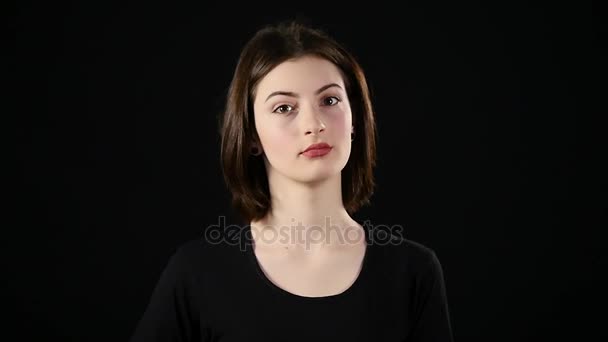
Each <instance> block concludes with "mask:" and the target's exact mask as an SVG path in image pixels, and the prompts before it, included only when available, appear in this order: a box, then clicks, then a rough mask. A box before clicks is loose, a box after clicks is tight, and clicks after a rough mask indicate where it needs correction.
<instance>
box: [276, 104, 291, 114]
mask: <svg viewBox="0 0 608 342" xmlns="http://www.w3.org/2000/svg"><path fill="white" fill-rule="evenodd" d="M292 110H293V108H292V107H291V106H290V105H280V106H278V107H277V108H276V109H275V110H273V111H272V112H273V113H278V114H284V113H288V112H290V111H292Z"/></svg>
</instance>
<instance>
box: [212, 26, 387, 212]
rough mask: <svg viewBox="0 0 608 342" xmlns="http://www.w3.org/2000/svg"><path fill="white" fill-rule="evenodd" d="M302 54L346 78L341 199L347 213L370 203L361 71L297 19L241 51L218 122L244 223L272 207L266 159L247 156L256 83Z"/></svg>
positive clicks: (369, 137) (369, 117)
mask: <svg viewBox="0 0 608 342" xmlns="http://www.w3.org/2000/svg"><path fill="white" fill-rule="evenodd" d="M304 55H315V56H318V57H321V58H324V59H326V60H328V61H330V62H333V63H334V64H335V65H336V66H337V67H338V69H339V70H340V71H341V72H342V75H343V77H344V83H345V87H346V92H347V95H348V98H349V100H350V105H351V110H352V115H353V119H352V122H353V126H354V140H353V142H352V148H351V156H350V158H349V160H348V162H347V164H346V166H345V167H344V169H343V170H342V199H343V202H344V207H345V209H346V210H347V212H348V213H349V215H350V214H352V213H354V212H355V211H356V210H358V209H359V208H360V207H361V206H363V205H365V204H369V199H370V197H371V195H372V194H373V192H374V187H375V182H374V177H373V168H374V167H375V166H376V124H375V120H374V112H373V109H372V104H371V100H370V94H369V89H368V86H367V81H366V80H365V75H364V73H363V69H362V68H361V66H360V65H359V64H358V62H357V61H356V60H355V58H354V57H353V55H351V54H350V53H349V52H348V51H347V50H346V49H345V48H344V47H343V46H342V45H340V44H339V43H337V42H336V41H335V40H334V39H333V38H331V37H329V36H328V35H327V34H325V33H324V32H323V31H321V30H320V29H314V28H312V27H310V26H308V25H305V24H303V23H300V22H297V21H290V22H283V23H280V24H278V25H275V26H266V27H263V28H262V29H260V30H259V31H258V32H257V33H256V34H255V35H254V36H253V37H252V38H251V39H250V40H249V41H248V42H247V43H246V44H245V46H244V48H243V50H242V51H241V54H240V57H239V60H238V62H237V65H236V70H235V72H234V76H233V78H232V81H231V83H230V87H229V89H228V94H227V99H226V104H225V108H224V111H223V113H222V115H221V118H220V122H219V125H220V136H221V152H220V159H221V167H222V173H223V176H224V180H225V182H226V184H227V186H228V190H229V191H230V192H231V195H232V205H233V207H234V209H236V211H237V214H238V215H240V216H241V219H242V220H243V221H244V223H245V224H249V222H250V221H251V220H258V219H261V218H263V217H264V216H265V215H266V214H267V213H268V211H269V210H270V209H271V201H270V191H269V187H268V179H267V174H266V169H265V166H264V160H263V159H262V158H261V157H258V156H254V155H252V154H251V149H252V146H253V143H254V142H259V138H258V136H257V132H256V129H255V123H254V114H253V102H254V99H255V92H256V87H257V84H258V82H259V81H260V80H261V79H262V78H263V77H264V76H266V74H268V73H269V72H270V71H271V70H272V69H273V68H274V67H276V66H277V65H279V64H281V63H282V62H284V61H286V60H289V59H293V58H298V57H302V56H304Z"/></svg>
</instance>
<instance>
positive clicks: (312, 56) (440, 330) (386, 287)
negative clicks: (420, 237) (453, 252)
mask: <svg viewBox="0 0 608 342" xmlns="http://www.w3.org/2000/svg"><path fill="white" fill-rule="evenodd" d="M223 114H224V115H223V116H222V120H221V136H222V143H221V158H222V170H223V173H224V176H225V181H226V184H227V187H228V189H229V190H230V191H231V194H232V199H233V205H234V208H235V209H236V210H237V212H238V213H239V215H240V217H241V219H242V223H243V225H242V226H241V228H242V229H239V230H237V232H240V233H242V234H226V232H227V231H228V229H227V228H225V227H223V228H222V229H220V231H219V232H220V233H221V234H219V235H218V234H215V235H212V234H209V232H211V229H208V230H207V232H206V233H208V234H206V237H205V238H203V239H200V240H196V241H190V242H188V243H185V244H184V245H182V246H180V247H179V248H178V250H177V251H176V253H175V254H174V255H173V256H172V258H171V259H170V260H169V263H168V265H167V266H166V269H165V270H164V272H163V274H162V276H161V278H160V280H159V283H158V284H157V286H156V289H155V290H154V293H153V294H152V296H151V299H150V303H149V305H148V307H147V309H146V310H145V312H144V314H143V317H142V318H141V320H140V322H139V324H138V326H137V328H136V330H135V332H134V334H133V336H132V341H133V342H135V341H350V342H352V341H443V342H450V341H452V331H451V325H450V316H449V311H448V304H447V296H446V289H445V285H444V279H443V274H442V268H441V265H440V263H439V260H438V258H437V256H436V254H435V252H434V251H433V250H432V249H430V248H429V247H426V246H423V245H422V244H420V243H417V242H414V241H411V240H408V239H405V238H404V237H402V236H400V235H399V234H398V232H394V231H391V230H388V231H387V230H383V233H384V234H379V233H378V234H376V233H375V232H376V231H379V230H376V229H373V227H370V226H368V225H367V224H366V225H361V224H359V222H357V221H356V220H355V219H353V218H352V217H351V215H352V214H353V213H354V212H355V211H356V210H357V209H359V208H360V207H361V206H362V205H364V204H367V203H369V198H370V196H371V195H372V192H373V188H374V180H373V174H372V171H373V168H374V166H375V160H376V155H375V153H376V151H375V147H376V145H375V136H376V128H375V127H376V126H375V122H374V113H373V110H372V104H371V100H370V94H369V91H368V87H367V83H366V80H365V76H364V73H363V70H362V68H361V67H360V66H359V64H358V63H357V61H356V60H355V58H354V57H353V56H352V55H351V54H350V53H349V52H348V51H347V50H345V49H344V47H343V46H341V45H340V44H339V43H337V42H336V41H335V40H334V39H332V38H330V37H329V36H328V35H326V34H325V33H324V32H322V31H320V30H316V29H313V28H311V27H307V26H304V25H302V24H298V23H295V22H292V23H286V24H280V25H277V26H269V27H265V28H263V29H261V30H260V31H259V32H257V33H256V34H255V36H254V37H252V39H251V40H250V41H249V42H248V43H247V44H246V46H245V47H244V49H243V51H242V53H241V55H240V59H239V61H238V63H237V66H236V70H235V73H234V77H233V80H232V82H231V85H230V89H229V92H228V96H227V103H226V107H225V111H224V113H223ZM215 233H218V231H216V232H215ZM387 233H388V234H387ZM212 236H215V237H213V238H212ZM235 236H236V237H237V238H238V239H241V240H240V242H241V243H234V242H235V241H234V240H235V239H234V238H235ZM243 242H246V243H243ZM239 246H240V247H241V248H238V247H239Z"/></svg>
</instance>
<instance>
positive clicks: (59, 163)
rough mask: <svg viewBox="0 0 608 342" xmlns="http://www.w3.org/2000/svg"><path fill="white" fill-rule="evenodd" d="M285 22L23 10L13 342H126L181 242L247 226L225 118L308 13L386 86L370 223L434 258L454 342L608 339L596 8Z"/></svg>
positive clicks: (197, 10)
mask: <svg viewBox="0 0 608 342" xmlns="http://www.w3.org/2000/svg"><path fill="white" fill-rule="evenodd" d="M286 6H288V5H287V4H286V3H283V4H282V5H275V6H270V5H269V4H266V3H254V4H250V5H236V4H229V6H217V5H212V4H204V3H203V2H201V3H199V4H188V5H185V4H176V3H173V2H166V3H164V4H156V3H152V2H148V3H139V4H135V3H132V2H129V3H127V2H124V3H121V4H109V3H105V2H97V3H92V2H78V3H71V4H70V3H55V2H36V3H34V2H22V3H19V4H18V5H17V7H16V12H15V15H14V16H13V17H11V18H10V19H9V20H8V22H7V23H8V25H9V27H10V29H11V31H13V32H14V34H15V38H16V39H15V41H14V42H15V45H14V46H13V49H12V50H11V51H10V52H13V53H14V57H15V62H16V63H15V64H14V66H15V67H14V68H11V69H12V70H14V71H16V73H15V75H16V78H15V82H14V84H13V86H12V87H11V89H10V92H9V93H8V94H9V96H8V98H7V103H13V102H14V104H16V105H17V106H16V107H15V108H16V110H15V111H14V112H15V113H17V116H16V118H17V120H18V121H17V125H16V126H15V127H16V129H15V132H16V142H17V144H18V149H17V157H18V159H17V164H16V166H17V169H18V172H19V174H18V177H16V178H15V179H16V180H17V181H16V182H14V183H15V184H16V185H17V186H18V188H19V190H18V192H17V193H16V195H15V196H14V197H13V200H12V203H13V204H12V205H14V206H15V208H13V207H8V209H9V217H10V214H15V215H16V216H17V217H16V218H17V220H14V221H13V223H11V225H10V227H8V230H10V231H11V233H12V234H16V237H17V239H11V240H9V239H7V240H5V244H6V245H7V247H6V248H5V251H7V252H8V257H6V258H4V260H3V264H4V267H3V268H4V270H5V272H4V274H5V276H6V279H5V280H4V281H3V287H4V288H5V290H4V291H3V292H4V293H5V298H4V300H3V302H4V305H3V306H4V309H5V310H6V311H7V312H8V315H9V317H10V320H9V321H8V322H7V323H6V324H7V326H6V328H7V329H3V330H4V331H5V333H6V334H13V333H14V334H17V335H16V336H18V337H19V339H18V340H26V339H27V338H38V339H39V340H41V341H42V340H44V341H121V340H126V339H128V338H129V336H130V334H131V333H132V330H133V329H134V326H135V324H136V323H137V320H138V319H139V317H140V315H141V314H142V312H143V310H144V308H145V306H146V304H147V301H148V299H149V296H150V294H151V291H152V289H153V287H154V286H155V284H156V281H157V279H158V276H159V275H160V272H161V271H162V269H163V267H164V266H165V264H166V262H167V260H168V257H169V256H170V255H171V254H172V253H173V251H174V250H175V248H176V246H178V245H179V244H180V243H182V242H184V241H186V240H189V239H196V238H199V237H200V236H201V235H202V232H203V231H204V229H205V228H206V227H208V226H209V225H212V224H217V223H218V220H219V217H222V216H224V217H227V220H230V219H231V218H232V217H233V213H232V212H231V210H230V209H229V197H228V194H227V192H226V189H225V187H224V183H223V180H222V178H221V174H220V168H219V135H218V132H217V125H216V115H217V113H218V112H219V111H220V110H221V109H222V105H223V100H224V96H225V94H226V90H227V87H228V84H229V81H230V78H231V73H232V71H233V68H234V66H235V63H236V60H237V57H238V53H239V51H240V48H241V47H242V45H243V44H244V43H245V41H246V40H247V39H248V38H249V37H250V36H251V35H252V34H253V33H254V31H255V30H256V29H258V28H259V27H260V25H262V24H265V23H272V22H275V21H277V20H279V19H286V18H290V17H292V15H293V16H295V14H296V13H299V14H301V15H303V16H305V17H306V18H308V19H309V20H310V21H311V22H312V23H313V24H315V25H318V26H319V27H321V28H323V29H325V30H326V31H327V32H328V33H330V34H331V35H333V36H334V37H335V38H337V39H338V40H339V41H340V42H342V43H343V44H344V45H346V46H347V47H348V48H349V49H350V50H351V51H352V52H353V53H354V54H355V55H356V56H357V57H358V59H359V61H360V63H361V65H362V66H363V68H364V70H365V71H366V73H367V77H368V81H369V83H370V86H371V90H372V96H373V101H374V105H375V109H376V115H377V116H376V118H377V125H378V134H379V135H378V154H379V160H378V167H377V169H376V180H377V188H376V192H375V194H374V196H373V197H372V205H370V206H368V207H365V208H364V209H362V210H361V211H360V212H358V213H357V214H356V215H355V217H356V218H357V219H359V220H366V219H370V220H372V221H373V222H375V223H381V224H389V225H393V224H399V225H402V226H403V227H404V229H405V231H404V232H405V235H406V237H407V238H409V239H412V240H415V241H418V242H420V243H423V244H425V245H427V246H429V247H431V248H433V249H434V250H435V251H436V252H437V255H438V257H439V258H440V260H441V262H442V266H443V268H444V276H445V281H446V285H447V292H448V300H449V307H450V313H451V318H452V325H453V330H454V336H455V339H456V340H458V341H528V340H529V341H532V340H534V341H538V340H547V341H548V340H555V339H560V340H561V339H562V338H566V339H567V338H570V339H571V340H582V339H584V338H599V337H604V338H605V337H606V336H607V335H608V334H607V333H606V332H605V330H604V329H603V328H604V327H603V326H604V323H605V321H606V314H605V305H606V295H605V293H604V292H605V288H606V282H605V281H604V280H603V278H602V276H601V273H600V270H601V269H602V268H603V267H605V258H604V256H603V251H602V249H603V246H602V236H601V235H602V234H601V229H603V228H605V227H606V221H605V216H604V215H605V214H604V213H605V209H606V200H605V197H604V196H601V197H600V195H605V190H606V181H605V179H604V178H603V176H604V172H605V169H603V168H602V167H601V166H602V165H603V164H602V162H601V159H602V158H603V157H602V155H603V154H602V152H604V148H603V146H602V145H599V144H598V143H597V142H598V141H599V138H598V137H597V136H596V135H595V134H593V133H592V132H591V133H588V132H585V133H583V132H581V130H580V127H581V123H582V122H583V121H584V122H589V121H588V120H587V118H588V114H593V111H591V112H589V111H588V110H587V109H584V108H585V107H586V104H587V103H586V101H585V96H589V95H590V93H588V92H587V91H586V90H584V86H585V85H586V84H587V82H586V81H585V80H584V78H585V77H587V76H588V75H589V74H590V73H591V72H592V71H593V70H592V66H591V65H592V64H593V63H594V62H597V60H598V57H597V56H598V50H597V49H598V48H597V44H596V40H597V37H596V34H597V33H596V32H595V30H594V25H596V23H597V22H594V21H593V16H592V8H591V7H586V8H585V7H583V6H579V7H573V6H571V5H556V4H553V5H552V6H550V7H543V8H533V7H530V6H523V5H514V4H513V3H508V4H505V5H493V6H490V5H481V4H477V5H471V4H463V3H460V2H454V3H452V4H448V5H442V6H439V5H437V4H434V5H431V4H428V5H426V6H422V5H408V4H404V5H403V6H402V7H401V6H397V5H392V6H391V7H390V8H389V7H383V6H380V5H378V6H377V7H373V8H369V7H368V6H369V4H366V5H365V6H364V7H360V8H359V9H352V10H349V9H348V8H347V7H344V6H342V5H332V4H330V3H327V4H324V5H315V6H313V5H312V4H309V7H307V9H306V10H300V11H297V10H295V9H291V8H287V7H286ZM353 6H354V5H349V7H353ZM361 6H363V5H361ZM595 19H597V18H595ZM591 95H593V94H591ZM5 114H9V113H5ZM596 114H597V113H596ZM600 131H601V130H599V129H598V130H596V132H600ZM598 134H599V133H598ZM596 138H597V141H596ZM604 154H605V153H604ZM590 157H592V158H590ZM604 157H605V156H604ZM10 183H13V181H10ZM9 185H12V184H9ZM218 262H221V260H218ZM245 290H246V289H245ZM2 339H3V340H5V339H4V338H2Z"/></svg>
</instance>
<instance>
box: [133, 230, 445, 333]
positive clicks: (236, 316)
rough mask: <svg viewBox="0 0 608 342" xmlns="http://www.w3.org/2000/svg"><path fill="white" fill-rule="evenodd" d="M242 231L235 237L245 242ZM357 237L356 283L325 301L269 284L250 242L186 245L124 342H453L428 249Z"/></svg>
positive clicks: (404, 242) (370, 235) (397, 240)
mask: <svg viewBox="0 0 608 342" xmlns="http://www.w3.org/2000/svg"><path fill="white" fill-rule="evenodd" d="M364 227H366V226H364ZM250 229H251V228H250V227H249V226H246V227H245V229H244V230H242V232H245V233H248V235H245V236H249V237H250V236H251V230H250ZM365 232H366V240H367V248H366V251H365V255H364V258H363V264H362V266H361V270H360V273H359V275H358V277H357V279H356V280H355V282H354V283H353V284H352V285H351V286H350V287H349V288H348V289H347V290H345V291H344V292H341V293H339V294H335V295H331V296H324V297H305V296H300V295H297V294H294V293H291V292H288V291H287V290H284V289H282V288H280V287H279V286H277V285H275V284H274V283H273V282H272V281H270V280H269V279H268V278H267V277H266V276H265V274H264V272H263V271H262V268H261V266H260V264H259V263H258V260H257V257H256V256H255V253H254V251H253V246H252V244H251V243H250V242H251V239H250V238H249V240H248V239H247V238H245V239H240V240H238V242H235V240H234V239H232V241H233V242H235V243H232V242H231V243H228V240H227V239H222V242H221V243H219V242H215V241H216V240H210V239H200V240H194V241H189V242H187V243H185V244H183V245H182V246H180V247H179V248H178V249H177V251H176V252H175V254H173V256H172V257H171V258H170V260H169V261H168V264H167V266H166V268H165V269H164V271H163V273H162V275H161V276H160V280H159V282H158V284H157V285H156V288H155V290H154V292H153V293H152V295H151V298H150V302H149V304H148V306H147V308H146V310H145V312H144V313H143V315H142V317H141V320H140V321H139V323H138V325H137V327H136V328H135V331H134V333H133V335H132V337H131V342H139V341H142V342H143V341H145V342H154V341H222V342H229V341H230V342H235V341H265V342H272V341H349V342H354V341H378V342H379V341H395V342H397V341H410V342H414V341H441V342H451V341H453V337H452V328H451V323H450V315H449V311H448V302H447V296H446V289H445V284H444V278H443V272H442V267H441V264H440V263H439V259H438V258H437V256H436V254H435V252H434V251H433V250H432V249H430V248H429V247H426V246H424V245H422V244H420V243H417V242H414V241H412V240H408V239H405V238H403V237H396V236H394V235H392V240H390V242H388V241H387V239H386V238H384V239H383V240H380V239H379V238H378V237H380V235H378V234H376V230H373V231H372V230H370V229H369V228H365ZM371 232H374V233H371ZM241 236H243V235H242V234H241ZM389 236H391V235H389ZM383 237H386V235H385V236H383ZM243 242H245V243H243Z"/></svg>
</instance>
